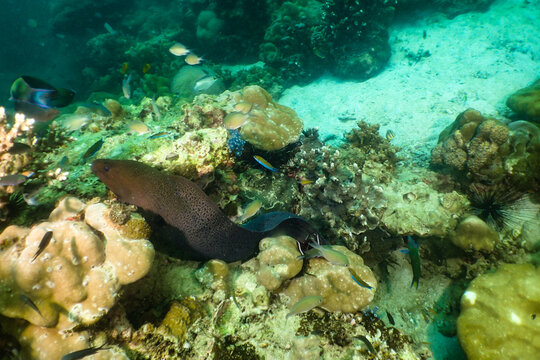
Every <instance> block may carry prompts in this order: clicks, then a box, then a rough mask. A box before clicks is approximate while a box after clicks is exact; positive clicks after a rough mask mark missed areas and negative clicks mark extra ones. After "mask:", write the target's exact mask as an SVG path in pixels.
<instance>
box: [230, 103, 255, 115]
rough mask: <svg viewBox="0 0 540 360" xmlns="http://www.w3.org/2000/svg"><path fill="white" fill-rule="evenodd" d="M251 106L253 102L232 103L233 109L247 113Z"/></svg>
mask: <svg viewBox="0 0 540 360" xmlns="http://www.w3.org/2000/svg"><path fill="white" fill-rule="evenodd" d="M252 108H253V104H250V103H247V102H240V103H237V104H235V105H234V110H236V111H238V112H241V113H244V114H247V113H249V112H250V111H251V109H252Z"/></svg>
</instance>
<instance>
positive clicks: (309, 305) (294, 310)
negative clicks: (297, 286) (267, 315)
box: [286, 295, 323, 318]
mask: <svg viewBox="0 0 540 360" xmlns="http://www.w3.org/2000/svg"><path fill="white" fill-rule="evenodd" d="M322 301H323V298H322V296H319V295H309V296H305V297H303V298H301V299H300V300H298V301H297V302H296V303H295V304H294V305H293V306H292V307H291V311H290V312H289V313H288V314H287V316H286V317H287V318H288V317H289V316H292V315H297V314H301V313H305V312H308V311H309V310H311V309H313V308H316V307H317V306H319V305H321V303H322Z"/></svg>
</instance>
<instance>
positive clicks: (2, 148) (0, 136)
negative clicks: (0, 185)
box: [0, 107, 34, 177]
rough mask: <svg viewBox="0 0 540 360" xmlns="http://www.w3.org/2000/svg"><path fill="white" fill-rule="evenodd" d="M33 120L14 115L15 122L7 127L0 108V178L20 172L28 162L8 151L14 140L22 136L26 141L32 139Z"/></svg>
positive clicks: (21, 115) (4, 114)
mask: <svg viewBox="0 0 540 360" xmlns="http://www.w3.org/2000/svg"><path fill="white" fill-rule="evenodd" d="M33 125H34V119H29V118H26V117H25V116H24V115H23V114H15V120H14V122H13V124H11V126H9V125H8V121H7V114H6V110H5V109H4V108H3V107H0V177H1V176H4V175H7V174H9V173H14V172H17V171H20V170H21V169H22V167H23V166H24V165H26V163H27V162H28V159H26V155H24V154H12V153H10V150H11V149H12V147H13V144H14V143H15V140H16V139H17V138H18V137H20V136H21V135H22V134H24V135H25V137H26V139H31V138H32V129H33Z"/></svg>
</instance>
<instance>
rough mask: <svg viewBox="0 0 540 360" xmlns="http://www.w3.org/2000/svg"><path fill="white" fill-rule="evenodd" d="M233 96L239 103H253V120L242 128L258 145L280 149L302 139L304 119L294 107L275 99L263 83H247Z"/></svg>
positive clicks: (254, 144) (248, 137) (256, 145)
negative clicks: (262, 85)
mask: <svg viewBox="0 0 540 360" xmlns="http://www.w3.org/2000/svg"><path fill="white" fill-rule="evenodd" d="M233 99H234V101H235V102H236V103H241V102H245V103H248V104H251V105H252V110H251V111H250V113H249V114H250V121H249V122H248V123H246V124H245V125H244V126H242V127H241V128H240V134H241V135H242V138H243V139H244V140H246V141H247V142H249V143H251V144H252V145H253V146H255V147H256V148H258V149H261V150H266V151H272V150H279V149H281V148H283V147H285V146H287V145H289V144H291V143H294V142H296V141H298V138H299V137H300V133H301V132H302V126H303V123H302V120H301V119H300V118H299V117H298V115H296V112H295V111H294V110H293V109H291V108H289V107H287V106H283V105H280V104H278V103H277V102H275V101H274V100H273V99H272V96H270V94H269V93H268V92H267V91H266V90H264V89H263V88H261V87H260V86H257V85H252V86H246V87H245V88H244V89H242V91H237V92H235V93H233Z"/></svg>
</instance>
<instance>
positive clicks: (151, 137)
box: [148, 131, 169, 139]
mask: <svg viewBox="0 0 540 360" xmlns="http://www.w3.org/2000/svg"><path fill="white" fill-rule="evenodd" d="M168 134H169V133H168V132H167V131H162V132H158V133H155V134H152V135H150V136H149V137H148V138H149V139H159V138H162V137H164V136H167V135H168Z"/></svg>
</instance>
